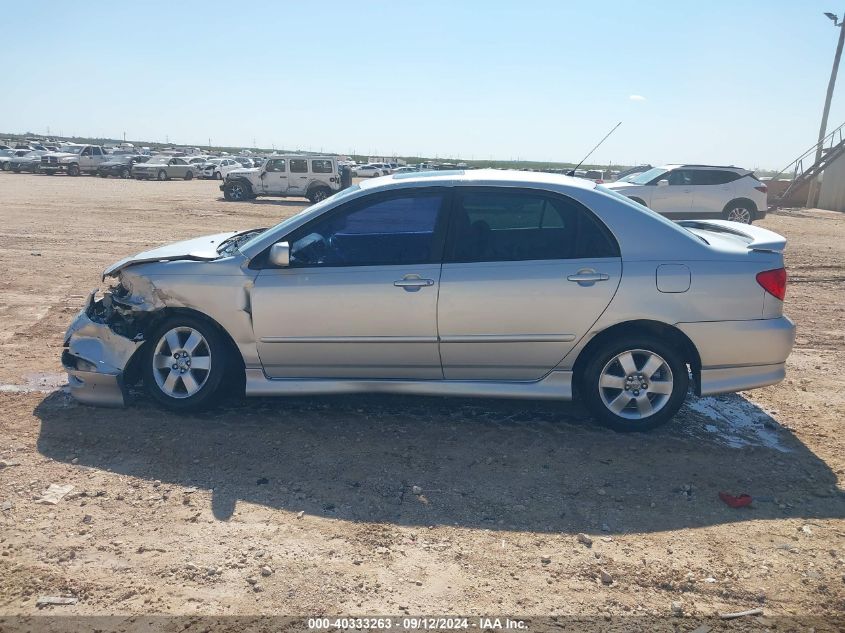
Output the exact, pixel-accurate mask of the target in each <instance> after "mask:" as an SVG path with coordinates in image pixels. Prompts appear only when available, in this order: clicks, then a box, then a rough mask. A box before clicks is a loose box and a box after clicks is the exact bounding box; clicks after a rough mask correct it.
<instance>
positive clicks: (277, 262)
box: [270, 242, 290, 268]
mask: <svg viewBox="0 0 845 633" xmlns="http://www.w3.org/2000/svg"><path fill="white" fill-rule="evenodd" d="M270 263H271V264H273V266H278V267H279V268H287V267H288V266H290V244H288V243H287V242H277V243H276V244H273V246H271V247H270Z"/></svg>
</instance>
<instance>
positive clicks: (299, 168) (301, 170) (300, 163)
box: [290, 158, 308, 174]
mask: <svg viewBox="0 0 845 633" xmlns="http://www.w3.org/2000/svg"><path fill="white" fill-rule="evenodd" d="M290 170H291V172H293V173H294V174H307V173H308V161H307V160H305V159H304V158H291V160H290Z"/></svg>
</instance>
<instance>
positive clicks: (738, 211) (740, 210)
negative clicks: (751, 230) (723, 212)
mask: <svg viewBox="0 0 845 633" xmlns="http://www.w3.org/2000/svg"><path fill="white" fill-rule="evenodd" d="M728 220H730V221H731V222H742V223H743V224H751V210H750V209H748V208H746V207H734V208H733V209H731V210H730V211H728Z"/></svg>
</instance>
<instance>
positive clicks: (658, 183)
mask: <svg viewBox="0 0 845 633" xmlns="http://www.w3.org/2000/svg"><path fill="white" fill-rule="evenodd" d="M668 184H669V181H668V180H666V179H665V178H664V179H663V180H658V181H657V186H658V187H665V186H667V185H668Z"/></svg>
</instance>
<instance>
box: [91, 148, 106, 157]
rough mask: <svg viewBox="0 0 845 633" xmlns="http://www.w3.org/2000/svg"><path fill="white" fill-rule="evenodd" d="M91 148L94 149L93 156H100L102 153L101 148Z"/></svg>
mask: <svg viewBox="0 0 845 633" xmlns="http://www.w3.org/2000/svg"><path fill="white" fill-rule="evenodd" d="M92 149H93V150H94V156H102V155H103V150H102V149H100V148H99V147H94V148H92Z"/></svg>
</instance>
